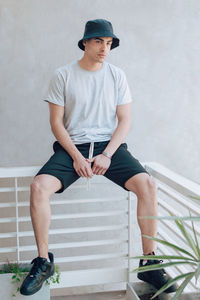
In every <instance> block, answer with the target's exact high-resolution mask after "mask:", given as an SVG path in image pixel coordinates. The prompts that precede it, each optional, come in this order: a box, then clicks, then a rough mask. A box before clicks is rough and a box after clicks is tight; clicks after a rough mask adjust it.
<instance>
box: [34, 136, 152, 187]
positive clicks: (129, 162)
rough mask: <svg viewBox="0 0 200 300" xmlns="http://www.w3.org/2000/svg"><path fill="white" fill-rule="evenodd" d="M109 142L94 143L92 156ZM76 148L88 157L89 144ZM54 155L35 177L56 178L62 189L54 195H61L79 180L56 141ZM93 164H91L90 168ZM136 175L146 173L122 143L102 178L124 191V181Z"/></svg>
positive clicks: (64, 151) (67, 157) (71, 162)
mask: <svg viewBox="0 0 200 300" xmlns="http://www.w3.org/2000/svg"><path fill="white" fill-rule="evenodd" d="M108 143H109V141H104V142H94V152H93V156H96V155H98V154H101V153H102V152H103V150H104V149H105V148H106V145H107V144H108ZM76 147H77V148H78V150H79V151H80V152H81V153H82V155H83V156H84V157H85V158H88V156H89V148H90V143H84V144H77V145H76ZM53 150H54V154H53V155H52V156H51V157H50V159H49V160H48V161H47V163H46V164H45V165H44V166H43V167H42V168H41V169H40V171H39V172H38V173H37V174H36V175H35V176H37V175H40V174H49V175H53V176H55V177H56V178H58V179H59V180H60V181H61V183H62V188H61V189H60V190H58V191H57V192H56V193H62V192H63V191H64V190H65V189H66V188H67V187H68V186H70V185H71V184H72V183H73V182H75V181H76V180H77V179H79V178H80V176H79V175H78V174H77V173H76V171H75V169H74V167H73V160H72V158H71V156H70V155H69V154H68V153H67V151H66V150H65V149H64V148H63V147H62V146H61V145H60V144H59V143H58V142H57V141H56V142H55V143H54V144H53ZM92 165H93V163H92V164H91V166H92ZM138 173H147V174H149V173H148V172H147V171H146V170H145V168H144V167H143V166H142V165H141V164H140V162H139V161H138V160H137V159H136V158H134V157H133V156H132V155H131V153H130V152H129V151H128V150H127V144H126V143H122V144H121V145H120V146H119V148H118V149H117V150H116V151H115V153H114V154H113V156H112V159H111V164H110V166H109V168H108V170H107V171H106V172H105V174H104V175H103V176H105V177H107V178H108V179H110V180H111V181H113V182H115V183H116V184H118V185H120V186H121V187H122V188H124V189H125V190H126V191H128V189H126V188H125V186H124V185H125V183H126V181H127V180H128V179H129V178H131V177H132V176H134V175H136V174H138Z"/></svg>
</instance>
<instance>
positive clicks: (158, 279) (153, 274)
mask: <svg viewBox="0 0 200 300" xmlns="http://www.w3.org/2000/svg"><path fill="white" fill-rule="evenodd" d="M160 263H162V260H156V259H150V260H147V262H146V263H145V264H143V259H141V260H140V263H139V267H142V266H148V265H153V264H160ZM137 277H138V278H139V279H140V280H143V281H145V282H148V283H150V284H152V285H153V286H154V287H155V288H156V289H158V290H159V289H160V288H161V287H163V286H164V285H165V284H166V283H167V282H168V281H169V280H170V279H172V278H171V277H170V276H169V274H167V272H166V271H165V270H164V269H159V270H154V271H144V272H141V273H138V274H137ZM177 288H178V287H177V285H176V284H173V285H171V286H170V287H168V288H167V289H166V290H164V292H165V293H173V292H175V291H176V290H177Z"/></svg>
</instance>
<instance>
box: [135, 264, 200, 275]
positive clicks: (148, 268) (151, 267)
mask: <svg viewBox="0 0 200 300" xmlns="http://www.w3.org/2000/svg"><path fill="white" fill-rule="evenodd" d="M185 264H189V265H196V264H195V263H192V262H188V261H174V262H169V263H165V264H153V265H148V266H143V267H139V268H137V269H134V270H133V271H132V272H134V273H135V272H138V273H141V272H144V271H153V270H159V269H163V268H167V267H171V266H176V265H185Z"/></svg>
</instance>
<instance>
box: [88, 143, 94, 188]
mask: <svg viewBox="0 0 200 300" xmlns="http://www.w3.org/2000/svg"><path fill="white" fill-rule="evenodd" d="M93 153H94V142H91V143H90V149H89V157H88V159H92V157H93ZM87 190H88V191H89V190H90V178H89V177H87Z"/></svg>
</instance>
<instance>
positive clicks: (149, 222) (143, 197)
mask: <svg viewBox="0 0 200 300" xmlns="http://www.w3.org/2000/svg"><path fill="white" fill-rule="evenodd" d="M125 187H126V188H127V189H128V190H130V191H132V192H133V193H135V194H136V195H137V198H138V204H137V217H138V224H139V227H140V230H141V234H142V235H143V234H146V235H149V236H153V237H155V236H156V234H157V220H155V219H141V218H140V216H157V214H158V208H157V197H156V185H155V182H154V181H153V180H152V178H151V177H150V176H149V175H148V174H146V173H139V174H137V175H135V176H133V177H131V178H130V179H129V180H127V182H126V184H125ZM154 247H155V243H154V241H152V240H150V239H147V238H145V237H142V248H143V254H149V253H152V252H153V251H154Z"/></svg>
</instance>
